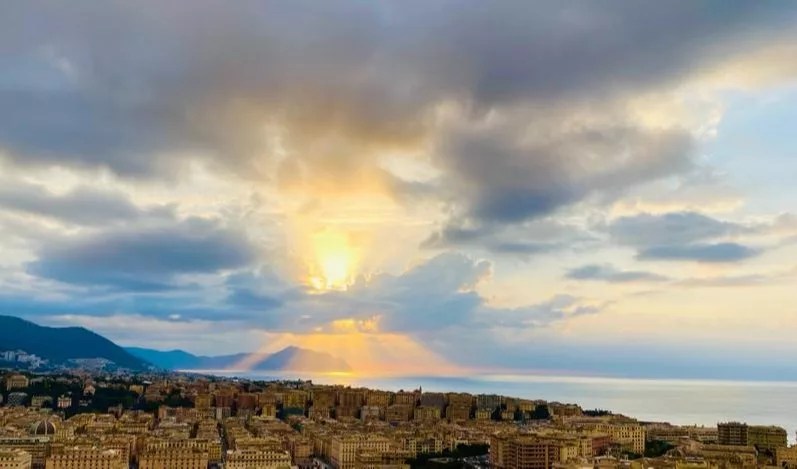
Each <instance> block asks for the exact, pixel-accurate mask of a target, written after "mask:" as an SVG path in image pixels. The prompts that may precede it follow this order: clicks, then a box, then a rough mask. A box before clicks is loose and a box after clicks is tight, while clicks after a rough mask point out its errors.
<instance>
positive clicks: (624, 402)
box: [212, 371, 797, 444]
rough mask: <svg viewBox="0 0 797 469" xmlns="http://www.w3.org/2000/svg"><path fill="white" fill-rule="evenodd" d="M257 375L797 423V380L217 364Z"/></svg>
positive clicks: (647, 416)
mask: <svg viewBox="0 0 797 469" xmlns="http://www.w3.org/2000/svg"><path fill="white" fill-rule="evenodd" d="M212 373H213V374H216V375H222V376H227V377H239V378H244V379H252V380H275V379H291V378H296V379H304V380H307V379H311V380H312V381H313V382H314V383H319V384H343V385H351V386H364V387H368V388H377V389H384V390H391V391H399V390H413V389H418V388H421V389H423V390H424V391H431V392H468V393H473V394H501V395H505V396H512V397H519V398H524V399H544V400H546V401H556V402H562V403H572V404H578V405H580V406H581V407H582V408H583V409H585V410H586V409H602V410H610V411H612V412H614V413H620V414H623V415H627V416H630V417H633V418H636V419H638V420H641V421H646V422H669V423H672V424H674V425H705V426H714V425H716V424H717V423H718V422H725V421H739V422H747V423H748V424H750V425H777V426H781V427H783V428H785V429H786V430H787V432H788V434H789V441H790V444H795V440H797V438H795V429H797V382H771V381H712V380H675V379H628V378H602V377H574V376H562V377H558V376H535V375H475V376H462V377H430V376H415V377H413V376H406V377H367V376H351V375H343V374H329V375H323V374H320V375H303V374H295V373H294V374H284V373H273V372H269V373H267V374H263V373H255V372H216V371H214V372H212Z"/></svg>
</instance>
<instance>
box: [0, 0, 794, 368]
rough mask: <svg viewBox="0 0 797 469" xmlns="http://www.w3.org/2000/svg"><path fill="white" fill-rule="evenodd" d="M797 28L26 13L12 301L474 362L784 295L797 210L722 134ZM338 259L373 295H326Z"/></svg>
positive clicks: (16, 116)
mask: <svg viewBox="0 0 797 469" xmlns="http://www.w3.org/2000/svg"><path fill="white" fill-rule="evenodd" d="M795 19H797V7H795V6H793V5H792V4H786V3H769V2H748V1H741V0H739V1H737V0H709V1H704V2H699V3H695V2H693V1H689V0H676V1H670V2H661V1H656V0H640V1H634V2H627V1H619V0H618V1H615V0H609V1H607V2H601V3H600V4H598V3H596V2H593V1H589V0H567V1H560V0H551V1H542V2H539V1H535V2H528V1H522V0H499V1H493V2H484V1H481V0H457V1H455V0H441V1H436V2H428V1H425V0H405V1H399V2H367V1H355V0H331V1H324V2H318V1H310V0H298V1H297V0H275V1H269V2H262V1H256V0H242V1H239V2H236V3H235V5H230V4H226V3H223V2H217V1H212V0H172V1H167V2H163V1H156V0H141V1H138V2H135V3H125V2H119V1H110V2H98V1H94V0H75V1H72V2H69V4H65V3H63V2H58V1H53V0H29V1H25V2H14V3H7V4H4V5H2V6H0V312H5V313H10V314H22V315H27V316H32V317H34V316H35V317H40V318H45V317H54V316H58V317H61V318H62V319H63V318H64V317H67V316H68V317H69V318H72V319H69V320H67V319H63V321H66V322H69V321H70V320H77V319H75V318H84V321H90V322H91V324H92V325H93V326H97V327H100V328H102V327H103V326H102V324H103V321H105V323H108V322H112V321H113V320H114V319H112V318H120V317H135V318H141V319H142V320H146V321H154V323H158V324H161V323H163V324H168V325H169V326H168V330H170V331H176V330H177V329H179V328H180V327H181V325H182V326H184V327H185V329H184V330H191V331H194V330H202V331H210V330H212V329H213V328H214V327H216V325H218V324H222V323H225V322H230V321H231V322H233V323H234V324H235V325H236V326H235V327H237V328H240V329H239V330H241V331H243V330H258V331H261V330H263V331H270V332H271V333H276V334H287V333H296V334H311V333H313V334H341V333H343V332H352V331H356V332H360V333H371V334H375V333H397V334H404V335H406V336H411V337H414V338H419V339H423V340H424V341H425V342H428V343H429V344H434V346H435V347H439V348H440V350H447V353H448V354H449V356H458V355H461V352H462V350H463V348H462V347H463V345H462V343H464V341H463V340H462V338H465V337H477V336H479V337H481V339H480V340H482V341H483V342H484V350H486V351H487V350H493V351H495V350H500V352H495V353H496V354H497V355H496V356H495V357H498V358H500V357H501V356H503V355H504V354H507V353H508V354H509V355H512V356H519V355H517V354H514V353H515V352H512V353H510V352H507V350H506V349H505V347H504V343H505V342H507V341H508V337H514V338H515V339H516V342H515V343H516V344H519V345H518V347H519V349H517V350H522V349H523V345H524V344H525V343H526V342H528V341H530V340H531V339H532V338H534V339H535V340H536V339H539V337H540V335H535V334H542V332H540V331H544V332H545V333H550V334H559V333H562V334H563V332H562V330H563V329H566V328H568V327H571V326H572V325H573V324H575V325H577V324H579V323H581V324H591V325H592V326H593V327H598V326H600V325H601V324H602V323H601V322H600V321H601V320H603V318H604V317H610V316H611V315H612V314H622V313H623V312H627V310H624V309H623V308H624V307H627V308H630V307H629V306H625V305H627V303H628V302H629V301H633V300H629V299H628V297H626V296H625V295H626V294H627V292H628V291H630V290H634V289H638V288H659V289H661V290H662V291H668V292H672V291H676V290H677V291H676V293H673V295H675V296H677V295H685V293H683V292H684V291H685V290H687V288H684V287H690V288H706V287H718V288H727V287H730V286H739V285H746V286H752V285H755V286H761V287H762V288H767V287H771V286H772V285H777V284H778V282H781V281H785V280H784V279H789V278H792V277H791V274H790V273H786V272H791V269H792V268H793V266H791V265H784V263H785V262H786V261H785V260H784V259H787V258H788V257H789V254H792V253H793V246H794V242H793V240H794V239H795V238H794V237H795V236H797V222H795V216H794V215H793V214H790V213H782V212H784V211H785V210H787V209H790V207H789V206H788V204H786V205H785V208H783V207H784V205H783V204H780V205H778V204H774V203H771V200H766V201H764V202H761V201H758V203H757V204H755V205H753V204H751V207H750V208H745V210H741V209H740V207H742V206H743V205H744V203H745V201H746V199H745V196H746V194H744V193H743V191H741V190H739V189H737V188H736V187H735V186H734V183H738V181H739V178H740V177H743V176H744V174H741V175H739V176H737V177H736V178H735V179H734V178H733V177H731V176H728V175H726V174H724V173H723V172H722V171H721V169H722V168H723V165H725V164H728V165H731V163H733V162H732V161H731V162H728V161H726V160H727V158H724V156H725V155H726V154H727V153H728V150H727V147H726V148H723V147H722V146H714V147H712V146H711V145H712V142H714V139H719V140H721V139H722V136H723V129H722V126H721V123H722V116H723V112H724V110H725V108H726V107H728V106H732V105H733V97H731V98H728V94H729V93H728V90H729V89H733V90H735V91H737V92H738V90H740V89H745V90H749V89H750V88H751V86H752V85H751V84H750V83H751V82H750V81H749V80H747V79H746V78H745V77H748V74H747V73H746V72H747V71H749V70H748V68H749V67H748V65H749V64H754V65H755V67H754V68H755V70H756V72H755V73H753V74H754V75H756V76H758V75H761V76H766V77H767V81H766V83H776V82H778V80H781V81H782V82H787V83H791V82H793V81H794V78H795V77H794V70H793V69H790V68H788V67H780V66H778V65H777V64H776V63H774V62H777V61H775V60H770V59H771V58H772V57H776V58H777V57H781V56H782V55H786V56H788V54H787V53H786V52H788V51H790V50H791V48H790V47H791V46H790V45H791V44H792V43H793V42H794V37H793V36H794V34H793V22H794V20H795ZM773 51H775V52H777V53H776V54H774V55H773ZM784 51H786V52H784ZM768 58H769V59H768ZM770 62H772V63H770ZM729 70H730V71H734V73H730V72H728V71H729ZM737 72H738V73H737ZM756 83H758V82H757V81H756ZM768 86H774V85H768ZM767 97H768V98H769V96H767ZM764 101H766V100H763V99H762V100H761V102H764ZM772 101H777V99H774V100H772ZM762 126H763V125H762ZM752 127H754V126H752ZM729 146H735V144H734V145H729ZM723 151H724V153H723ZM715 153H716V154H715ZM756 154H757V153H756ZM767 157H768V155H763V154H762V156H761V158H767ZM778 164H784V163H782V162H778ZM784 172H788V170H787V169H786V170H784ZM748 196H749V195H748ZM788 197H789V195H784V196H783V197H782V200H788ZM334 230H338V231H339V232H341V233H343V235H342V236H340V239H341V240H342V241H341V240H337V238H335V239H334V240H332V241H329V240H327V241H318V238H319V237H318V234H319V233H326V232H328V231H334ZM325 242H326V243H327V244H323V243H325ZM314 243H315V244H314ZM319 243H321V245H319ZM336 243H337V244H336ZM324 268H327V270H329V269H332V270H342V271H344V272H342V276H344V277H351V278H346V279H345V280H346V282H345V283H346V285H345V286H346V288H345V289H329V290H325V289H319V288H317V287H314V286H313V285H312V277H314V276H317V275H319V272H320V271H323V270H324ZM668 269H671V270H668ZM679 269H684V271H683V272H681V271H679ZM689 269H694V270H689ZM698 269H713V270H709V271H708V272H709V273H708V274H706V273H705V271H702V270H698ZM562 272H564V279H562ZM339 273H340V272H339ZM563 280H564V281H563ZM598 282H600V283H598ZM596 287H600V288H596ZM773 288H774V287H773ZM633 293H634V294H638V293H640V292H638V291H634V292H633ZM673 298H674V297H673ZM678 298H679V300H678V301H687V300H684V299H683V298H682V297H678ZM720 299H721V298H720ZM673 301H675V300H673ZM678 304H679V305H680V304H681V303H678ZM696 309H699V308H696ZM618 310H619V311H620V313H617V311H618ZM85 318H90V319H85ZM614 320H621V321H625V319H623V317H621V318H620V319H617V318H615V319H614ZM606 321H611V319H606ZM200 326H201V327H200ZM344 326H345V327H344ZM574 327H575V326H574ZM193 328H198V329H193ZM557 328H563V329H561V330H560V329H557ZM605 328H606V330H612V327H609V326H605ZM106 329H108V330H112V329H113V327H111V326H107V327H106ZM175 334H176V332H175ZM232 345H235V344H232ZM457 346H459V347H457ZM540 347H541V346H540ZM517 350H516V352H517ZM236 351H237V350H236ZM495 357H493V358H495Z"/></svg>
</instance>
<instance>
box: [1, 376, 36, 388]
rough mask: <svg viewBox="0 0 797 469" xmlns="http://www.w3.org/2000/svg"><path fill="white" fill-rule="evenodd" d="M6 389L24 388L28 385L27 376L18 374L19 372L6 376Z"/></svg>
mask: <svg viewBox="0 0 797 469" xmlns="http://www.w3.org/2000/svg"><path fill="white" fill-rule="evenodd" d="M5 381H6V390H7V391H10V390H12V389H24V388H27V387H28V384H29V383H30V381H29V380H28V378H27V376H25V375H20V374H13V375H8V376H6V380H5Z"/></svg>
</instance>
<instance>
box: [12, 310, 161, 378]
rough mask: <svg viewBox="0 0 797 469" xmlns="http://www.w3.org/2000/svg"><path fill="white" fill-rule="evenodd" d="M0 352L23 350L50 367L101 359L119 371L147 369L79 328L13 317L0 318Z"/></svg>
mask: <svg viewBox="0 0 797 469" xmlns="http://www.w3.org/2000/svg"><path fill="white" fill-rule="evenodd" d="M0 350H24V351H25V352H27V353H30V354H34V355H37V356H39V357H41V358H43V359H46V360H48V361H50V362H51V363H65V362H67V361H69V360H72V359H87V358H104V359H106V360H110V361H112V362H114V364H116V365H117V366H119V367H122V368H130V369H132V370H145V369H149V368H150V367H151V365H150V364H149V363H148V362H147V361H146V360H144V359H142V358H141V357H137V356H135V355H133V354H131V353H129V352H127V351H126V350H125V349H123V348H122V347H120V346H118V345H116V344H114V343H113V342H111V341H110V340H108V339H106V338H105V337H103V336H101V335H99V334H96V333H94V332H92V331H90V330H88V329H86V328H83V327H47V326H40V325H38V324H34V323H32V322H30V321H26V320H24V319H21V318H18V317H15V316H0Z"/></svg>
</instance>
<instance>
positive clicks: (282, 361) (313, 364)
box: [125, 346, 351, 373]
mask: <svg viewBox="0 0 797 469" xmlns="http://www.w3.org/2000/svg"><path fill="white" fill-rule="evenodd" d="M125 350H126V351H127V352H129V353H131V354H132V355H135V356H136V357H139V358H141V359H142V360H146V361H147V362H149V363H152V364H153V365H155V366H157V367H159V368H164V369H168V370H224V369H234V368H236V367H238V366H239V364H240V363H242V362H243V361H244V360H246V361H247V362H249V363H247V366H246V368H247V369H249V370H256V371H298V372H316V373H319V372H320V373H323V372H347V371H351V367H350V366H349V364H348V363H346V361H345V360H342V359H340V358H337V357H335V356H333V355H330V354H328V353H325V352H316V351H314V350H308V349H303V348H299V347H293V346H291V347H286V348H284V349H282V350H280V351H279V352H276V353H273V354H270V355H265V356H263V357H260V358H257V359H253V358H250V357H252V354H248V353H236V354H233V355H220V356H214V357H208V356H197V355H193V354H190V353H188V352H186V351H183V350H168V351H160V350H153V349H146V348H139V347H127V348H125Z"/></svg>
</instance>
